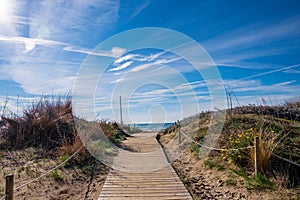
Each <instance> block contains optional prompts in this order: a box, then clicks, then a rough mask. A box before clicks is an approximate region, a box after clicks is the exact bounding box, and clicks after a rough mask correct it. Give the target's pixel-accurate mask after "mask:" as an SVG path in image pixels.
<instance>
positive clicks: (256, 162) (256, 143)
mask: <svg viewBox="0 0 300 200" xmlns="http://www.w3.org/2000/svg"><path fill="white" fill-rule="evenodd" d="M254 146H255V147H254V148H255V149H254V170H255V176H257V174H258V173H259V172H260V171H259V170H260V166H259V152H260V151H259V137H258V136H256V137H255V141H254Z"/></svg>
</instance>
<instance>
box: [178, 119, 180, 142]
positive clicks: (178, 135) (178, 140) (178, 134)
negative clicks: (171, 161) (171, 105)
mask: <svg viewBox="0 0 300 200" xmlns="http://www.w3.org/2000/svg"><path fill="white" fill-rule="evenodd" d="M180 143H181V124H180V122H179V121H178V144H179V145H180Z"/></svg>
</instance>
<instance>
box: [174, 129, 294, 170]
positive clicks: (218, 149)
mask: <svg viewBox="0 0 300 200" xmlns="http://www.w3.org/2000/svg"><path fill="white" fill-rule="evenodd" d="M180 133H181V134H182V135H183V136H185V137H186V138H187V139H188V140H190V141H191V142H193V143H195V144H197V145H199V146H201V147H203V148H206V149H209V150H214V151H240V150H245V149H251V148H255V146H248V147H243V148H236V149H220V148H215V147H209V146H205V145H203V144H200V143H199V142H196V141H195V140H193V139H192V138H190V137H189V136H188V135H187V134H185V133H184V132H182V131H180ZM272 155H273V156H275V157H277V158H279V159H281V160H284V161H286V162H288V163H290V164H293V165H296V166H298V167H300V164H298V163H296V162H293V161H291V160H288V159H286V158H283V157H281V156H279V155H277V154H274V153H272Z"/></svg>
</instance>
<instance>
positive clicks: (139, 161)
mask: <svg viewBox="0 0 300 200" xmlns="http://www.w3.org/2000/svg"><path fill="white" fill-rule="evenodd" d="M155 136H156V134H155V133H139V134H135V135H134V137H133V138H130V139H128V141H126V142H127V144H128V146H129V147H132V148H133V150H135V151H138V152H135V153H133V152H130V151H125V150H124V151H123V150H121V151H120V152H119V153H118V156H117V157H116V158H115V159H114V163H113V170H111V171H110V173H109V174H108V177H107V179H106V181H105V183H104V186H103V188H102V191H101V193H100V196H99V198H98V200H100V199H101V200H108V199H112V200H129V199H130V200H139V199H143V200H144V199H145V200H147V199H152V200H154V199H155V200H163V199H178V200H185V199H186V200H188V199H190V200H191V199H192V197H191V195H190V194H189V192H188V191H187V189H186V188H185V187H184V185H183V183H182V182H181V180H180V179H179V177H178V176H177V174H176V172H175V171H174V169H173V168H172V166H171V165H170V164H168V162H167V159H166V156H165V154H164V152H163V150H162V148H161V147H160V145H159V144H158V142H157V141H156V139H155Z"/></svg>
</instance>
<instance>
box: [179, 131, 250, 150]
mask: <svg viewBox="0 0 300 200" xmlns="http://www.w3.org/2000/svg"><path fill="white" fill-rule="evenodd" d="M181 134H182V135H183V136H185V137H186V138H187V139H188V140H190V141H191V142H193V143H195V144H197V145H199V146H201V147H203V148H206V149H209V150H215V151H240V150H245V149H251V148H254V146H249V147H243V148H236V149H219V148H214V147H209V146H205V145H203V144H200V143H198V142H196V141H195V140H193V139H192V138H190V137H189V136H188V135H186V134H185V133H184V132H182V131H181Z"/></svg>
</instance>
